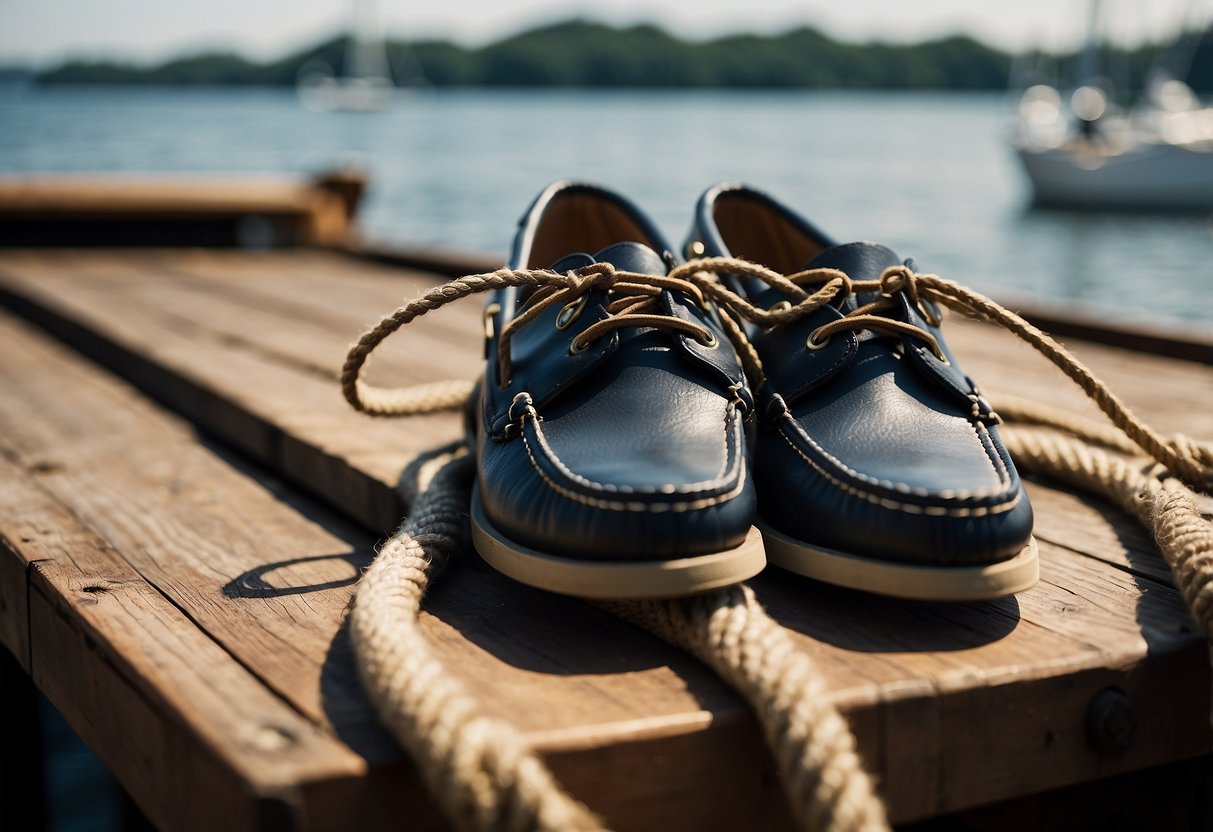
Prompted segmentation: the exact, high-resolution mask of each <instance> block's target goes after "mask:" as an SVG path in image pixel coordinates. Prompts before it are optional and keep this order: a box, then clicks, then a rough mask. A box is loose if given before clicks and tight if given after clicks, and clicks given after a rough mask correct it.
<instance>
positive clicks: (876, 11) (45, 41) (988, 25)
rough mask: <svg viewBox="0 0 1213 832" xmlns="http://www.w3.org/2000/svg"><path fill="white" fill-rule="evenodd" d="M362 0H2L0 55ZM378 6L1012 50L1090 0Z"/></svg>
mask: <svg viewBox="0 0 1213 832" xmlns="http://www.w3.org/2000/svg"><path fill="white" fill-rule="evenodd" d="M358 1H359V0H203V2H197V1H196V0H195V2H191V1H190V0H0V63H33V64H38V65H45V64H48V63H54V62H56V61H59V60H63V59H64V58H67V57H109V58H126V59H132V60H136V61H145V62H146V61H155V60H159V59H163V58H167V57H172V56H175V55H179V54H182V53H185V52H191V51H199V50H204V49H214V48H228V49H234V50H235V51H237V52H241V53H244V54H246V55H249V56H250V57H253V58H261V59H264V58H271V57H276V56H278V55H281V54H284V53H286V52H289V51H291V50H292V49H296V48H299V47H302V46H306V45H309V44H311V43H313V42H315V41H318V40H320V39H322V38H324V37H327V36H329V35H331V34H333V33H335V32H337V31H339V30H341V29H343V28H345V27H346V25H347V23H348V20H349V16H350V10H351V9H352V7H353V5H354V2H358ZM360 1H361V2H364V3H369V4H370V5H372V6H375V5H377V6H378V9H379V16H380V18H381V19H382V21H383V26H384V29H385V30H386V31H387V33H388V34H389V36H392V37H400V38H404V39H416V38H422V37H442V38H451V39H453V40H457V41H460V42H463V43H467V44H479V43H485V42H488V41H491V40H495V39H497V38H500V37H502V36H505V35H508V34H511V33H513V32H516V31H520V30H522V29H525V28H528V27H530V26H533V25H535V24H538V23H543V22H550V21H554V20H562V19H567V18H570V17H583V18H589V19H594V20H601V21H605V22H608V23H615V24H629V23H637V22H649V23H657V24H659V25H661V26H663V27H665V28H666V29H668V30H669V31H671V32H674V33H677V34H681V35H682V36H684V37H688V38H707V37H712V36H715V35H721V34H729V33H735V32H759V33H769V32H778V31H782V30H786V29H789V28H792V27H794V26H798V25H804V24H810V25H814V26H817V27H819V28H821V29H823V30H824V31H826V32H827V33H829V34H831V35H834V36H835V37H839V38H842V39H844V40H872V39H880V40H887V41H894V42H912V41H918V40H923V39H927V38H931V37H936V36H939V35H946V34H953V33H957V32H961V33H966V34H971V35H974V36H976V37H978V38H980V39H982V40H984V41H986V42H988V43H991V44H994V45H996V46H1000V47H1003V48H1005V49H1011V50H1019V49H1026V48H1033V47H1038V46H1043V47H1045V48H1050V49H1057V48H1070V47H1073V46H1074V45H1076V44H1077V43H1078V42H1079V41H1080V40H1081V37H1082V34H1083V32H1084V31H1085V22H1084V21H1085V16H1086V8H1087V0H1017V2H1015V3H994V2H990V0H847V2H838V0H833V1H832V2H808V1H807V0H765V1H764V0H748V2H747V0H649V1H648V2H636V0H441V2H437V3H425V4H422V3H417V2H406V0H377V2H376V0H360ZM1105 5H1107V6H1109V7H1111V8H1114V9H1116V10H1117V16H1116V17H1114V18H1113V17H1111V16H1109V19H1110V20H1111V22H1110V24H1109V28H1110V31H1111V33H1112V34H1113V35H1114V36H1115V37H1116V38H1117V39H1118V40H1121V41H1135V40H1136V41H1140V40H1143V39H1158V38H1160V37H1164V36H1165V35H1166V34H1167V33H1168V32H1173V31H1174V30H1175V28H1176V25H1177V23H1178V21H1179V20H1181V19H1182V18H1183V17H1184V14H1185V11H1186V10H1192V11H1190V12H1188V13H1190V14H1192V15H1193V16H1195V17H1197V18H1200V19H1201V20H1208V19H1209V18H1210V17H1213V0H1174V1H1173V2H1149V3H1146V2H1141V1H1140V0H1138V1H1137V2H1118V3H1109V2H1107V0H1105Z"/></svg>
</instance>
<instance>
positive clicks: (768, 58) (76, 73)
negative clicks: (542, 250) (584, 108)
mask: <svg viewBox="0 0 1213 832" xmlns="http://www.w3.org/2000/svg"><path fill="white" fill-rule="evenodd" d="M1196 43H1197V46H1196V48H1194V49H1193V50H1191V52H1192V55H1193V58H1192V60H1191V65H1190V67H1188V72H1187V74H1188V76H1189V83H1192V85H1193V87H1195V88H1196V89H1197V90H1198V91H1202V92H1209V91H1211V90H1213V38H1211V37H1210V33H1209V32H1206V33H1205V36H1204V37H1203V38H1201V39H1199V40H1198V41H1196ZM386 49H387V59H388V65H389V67H390V68H391V70H392V74H393V76H394V77H395V79H396V81H397V83H400V84H404V85H418V86H422V85H424V86H434V87H607V88H609V87H620V88H638V87H655V88H674V89H677V88H742V89H745V88H749V89H851V90H863V89H871V90H899V89H906V90H910V89H919V90H927V89H931V90H998V89H1005V88H1006V86H1007V79H1008V74H1009V72H1010V69H1011V63H1012V57H1011V55H1009V54H1008V53H1006V52H1003V51H1000V50H998V49H995V48H993V47H990V46H988V45H986V44H983V43H981V42H979V41H977V40H974V39H973V38H970V37H967V36H959V35H958V36H952V37H946V38H941V39H937V40H932V41H928V42H924V43H918V44H888V43H878V42H872V43H862V44H861V43H847V42H842V41H837V40H834V39H833V38H831V37H829V36H828V35H825V34H824V33H822V32H820V31H819V30H817V29H813V28H810V27H801V28H798V29H793V30H791V31H788V32H784V33H782V34H775V35H753V34H743V35H731V36H727V37H720V38H716V39H713V40H707V41H687V40H682V39H680V38H677V37H674V36H673V35H671V34H669V33H668V32H665V31H664V30H662V29H660V28H658V27H656V26H651V25H639V26H631V27H626V28H616V27H612V26H608V25H605V24H601V23H594V22H589V21H583V20H573V21H567V22H563V23H556V24H552V25H547V26H542V27H540V28H536V29H532V30H529V31H526V32H522V33H520V34H517V35H513V36H511V37H507V38H505V39H503V40H499V41H496V42H494V43H490V44H487V45H485V46H478V47H467V46H461V45H459V44H455V43H451V42H448V41H438V40H429V41H418V42H403V41H390V42H388V43H387V45H386ZM346 51H347V50H346V38H345V37H344V36H342V37H337V38H333V39H330V40H328V41H326V42H324V43H321V44H317V45H315V46H313V47H310V48H307V49H302V50H299V51H297V52H294V53H292V54H290V55H286V56H284V57H282V58H280V59H278V60H273V61H267V62H256V61H250V60H248V59H246V58H244V57H242V56H240V55H237V54H234V53H226V52H212V53H206V54H199V55H191V56H187V57H182V58H177V59H173V60H169V61H166V62H164V63H161V64H157V65H154V66H139V65H135V64H129V63H121V62H116V61H79V60H77V61H69V62H67V63H65V64H62V65H60V66H57V67H54V68H51V69H47V70H44V71H42V72H39V73H37V74H35V76H34V80H35V82H36V83H39V84H46V85H53V84H142V85H149V86H151V85H197V86H241V85H258V86H290V85H294V84H295V83H296V82H297V80H298V78H299V75H300V72H301V70H303V69H304V68H305V67H307V66H309V65H311V66H317V65H320V64H324V65H327V66H328V67H329V68H331V70H332V71H333V72H335V73H338V74H340V73H341V72H342V71H343V69H344V67H343V63H344V60H345V54H346ZM1160 54H1163V55H1165V52H1164V50H1163V48H1162V47H1160V46H1155V45H1147V46H1142V47H1138V48H1136V49H1133V50H1120V51H1117V52H1114V53H1112V54H1110V55H1109V56H1108V58H1107V65H1108V66H1109V67H1113V68H1114V69H1115V73H1116V75H1118V76H1121V77H1118V78H1117V79H1116V80H1117V81H1119V82H1121V83H1122V84H1125V85H1126V86H1128V87H1130V88H1136V87H1137V86H1139V85H1140V81H1141V78H1142V77H1143V76H1144V74H1145V73H1146V71H1147V70H1148V69H1149V67H1150V66H1151V65H1153V63H1154V61H1155V59H1156V58H1157V57H1158V56H1159V55H1160ZM1063 58H1064V56H1054V60H1055V62H1058V63H1061V62H1063ZM1062 80H1064V79H1062Z"/></svg>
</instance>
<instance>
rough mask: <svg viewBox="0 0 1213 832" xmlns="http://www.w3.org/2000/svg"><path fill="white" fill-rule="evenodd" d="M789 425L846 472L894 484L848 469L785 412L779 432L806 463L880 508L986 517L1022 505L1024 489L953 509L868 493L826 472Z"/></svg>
mask: <svg viewBox="0 0 1213 832" xmlns="http://www.w3.org/2000/svg"><path fill="white" fill-rule="evenodd" d="M787 425H791V426H792V428H793V430H795V431H796V432H797V433H798V434H799V435H800V436H802V437H803V438H804V439H805V440H806V441H807V442H808V443H809V444H810V445H812V446H813V447H814V448H815V449H816V450H817V451H818V452H820V453H821V454H822V456H824V457H826V458H827V459H829V460H830V461H831V462H833V463H834V464H836V465H838V467H839V468H841V469H842V470H844V471H846V472H847V473H848V474H850V475H852V476H855V477H856V478H860V479H864V480H866V481H868V482H874V483H875V484H877V485H882V486H884V487H886V488H889V487H895V486H893V485H886V484H885V483H883V482H880V481H875V480H873V479H872V478H871V477H866V476H865V475H863V474H859V473H857V472H855V471H853V470H852V469H849V468H847V467H846V466H845V465H842V464H841V463H839V462H838V460H837V459H835V458H834V457H833V456H831V455H830V454H828V453H826V451H825V450H824V449H823V448H822V447H821V446H820V445H818V444H817V443H816V442H815V441H813V438H812V437H810V436H809V435H808V434H807V433H805V432H804V431H803V430H802V429H801V428H800V425H799V424H798V423H797V422H796V420H795V419H793V418H792V416H791V414H790V413H785V414H784V424H783V425H780V426H779V435H780V436H782V437H783V440H784V441H785V442H787V443H788V445H790V446H791V447H792V450H794V451H796V453H797V454H798V455H799V456H800V458H801V459H803V460H804V461H805V462H807V463H808V464H809V465H810V466H811V467H812V468H813V469H814V470H815V471H817V473H818V474H820V475H821V476H822V477H824V478H825V480H826V481H827V482H829V483H830V484H831V485H833V486H834V487H835V488H838V489H840V490H842V491H845V492H846V493H848V494H850V495H852V496H854V497H859V498H860V499H862V500H866V501H867V502H869V503H872V504H873V505H878V506H880V507H881V508H887V509H891V510H894V511H903V512H905V513H906V514H923V515H927V516H930V517H985V516H987V515H991V514H1004V513H1006V512H1008V511H1010V510H1011V509H1013V508H1015V506H1017V505H1019V501H1020V498H1021V495H1022V491H1017V492H1016V493H1015V496H1014V497H1012V498H1011V499H1010V500H1006V501H1003V502H1001V503H997V504H995V505H992V506H976V507H956V508H952V507H948V506H920V505H916V504H914V503H903V502H901V501H899V500H893V499H890V498H888V497H881V496H879V495H876V494H872V493H869V492H867V491H864V490H863V489H860V488H857V487H855V486H854V485H851V484H849V483H846V482H843V481H842V480H840V479H838V477H836V476H834V475H832V474H831V473H830V472H829V471H827V470H825V469H824V468H823V467H821V465H819V464H818V463H817V462H816V461H815V460H814V459H812V458H811V457H809V456H808V455H807V454H806V453H805V452H804V451H802V450H801V449H800V447H799V446H797V444H796V443H795V442H794V441H792V437H790V436H789V435H788V433H787V431H786V430H785V427H786V426H787ZM899 485H901V486H902V489H901V490H907V491H908V493H910V494H914V495H916V496H924V497H925V496H930V495H929V493H928V492H927V491H926V490H925V489H921V488H920V489H910V488H909V486H906V485H904V484H899ZM992 493H993V492H984V493H983V492H981V491H971V492H965V491H961V492H952V494H953V496H952V497H950V499H972V498H976V497H987V496H990V495H991V494H992Z"/></svg>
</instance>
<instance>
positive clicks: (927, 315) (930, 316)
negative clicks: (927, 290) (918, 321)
mask: <svg viewBox="0 0 1213 832" xmlns="http://www.w3.org/2000/svg"><path fill="white" fill-rule="evenodd" d="M914 305H915V306H916V307H918V314H919V315H922V317H923V318H924V319H926V322H927V323H928V324H930V325H931V326H939V325H940V324H941V323H943V316H942V315H940V314H939V313H938V312H936V311H935V310H934V309H932V308H931V307H930V306H928V305H927V302H926V301H924V300H923V299H922V298H919V299H918V300H917V301H915V303H914Z"/></svg>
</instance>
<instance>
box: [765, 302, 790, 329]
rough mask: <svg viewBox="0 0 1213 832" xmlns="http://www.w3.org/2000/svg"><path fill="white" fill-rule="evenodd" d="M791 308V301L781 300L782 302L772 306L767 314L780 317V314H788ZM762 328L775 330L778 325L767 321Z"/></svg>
mask: <svg viewBox="0 0 1213 832" xmlns="http://www.w3.org/2000/svg"><path fill="white" fill-rule="evenodd" d="M791 308H792V302H791V301H787V300H781V301H777V302H775V303H773V304H771V306H770V308H768V309H767V313H768V314H773V315H778V314H779V313H780V312H787V311H788V310H789V309H791ZM761 326H762V327H763V328H764V329H774V328H775V327H776V326H778V324H775V323H773V322H772V321H767V322H766V323H765V324H762V325H761Z"/></svg>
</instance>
